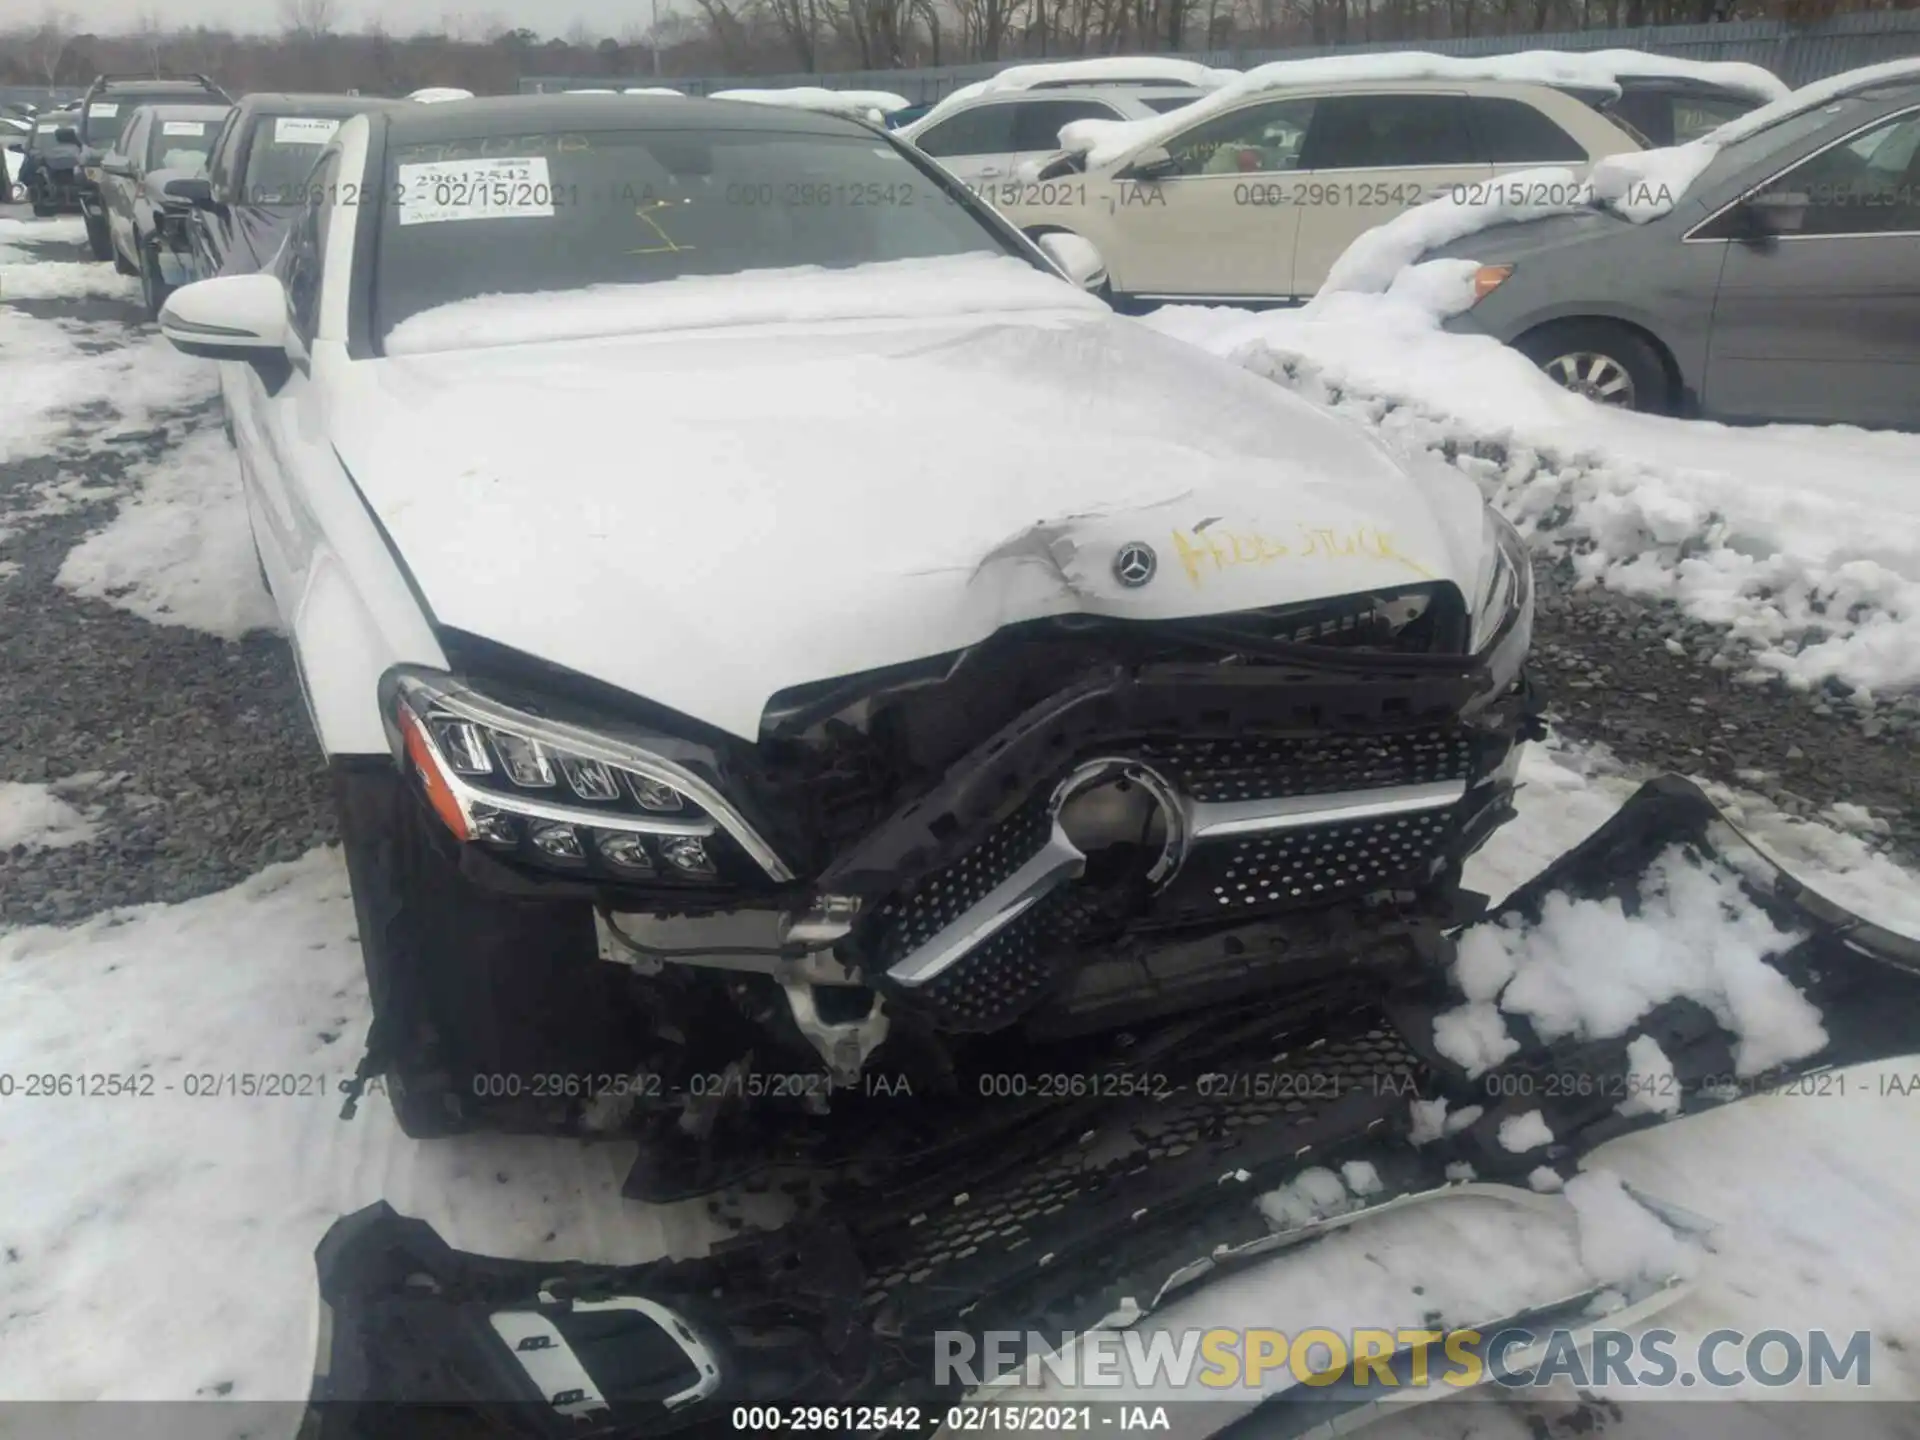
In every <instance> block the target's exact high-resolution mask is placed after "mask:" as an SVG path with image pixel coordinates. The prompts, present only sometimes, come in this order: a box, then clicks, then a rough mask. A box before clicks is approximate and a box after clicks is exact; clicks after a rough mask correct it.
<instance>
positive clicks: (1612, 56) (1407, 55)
mask: <svg viewBox="0 0 1920 1440" xmlns="http://www.w3.org/2000/svg"><path fill="white" fill-rule="evenodd" d="M1624 76H1661V77H1667V76H1678V77H1685V78H1688V79H1695V80H1701V81H1707V82H1710V83H1712V84H1715V85H1721V86H1724V87H1726V88H1727V89H1729V90H1737V91H1739V92H1740V93H1741V94H1743V95H1749V96H1751V97H1752V98H1754V99H1756V100H1760V101H1776V100H1779V99H1781V98H1782V97H1784V96H1786V95H1787V94H1789V93H1790V92H1789V91H1788V89H1787V86H1786V84H1785V82H1783V81H1782V80H1780V79H1779V77H1778V76H1776V75H1774V74H1772V73H1771V72H1770V71H1767V70H1763V69H1761V68H1760V67H1759V66H1758V65H1748V64H1744V63H1741V62H1736V61H1729V60H1712V61H1707V60H1680V59H1676V58H1675V57H1673V56H1671V55H1650V54H1647V53H1646V52H1645V51H1641V50H1591V51H1581V52H1572V51H1564V50H1522V51H1520V52H1519V53H1518V54H1513V55H1471V56H1460V55H1435V54H1432V53H1431V52H1428V51H1424V50H1392V51H1386V52H1382V53H1379V54H1368V55H1318V56H1314V57H1312V58H1310V59H1306V60H1275V61H1273V62H1272V63H1271V64H1267V65H1257V66H1255V67H1254V68H1253V69H1251V70H1249V71H1247V72H1246V73H1245V74H1243V75H1241V76H1240V77H1239V78H1238V79H1236V80H1234V81H1233V82H1232V83H1230V84H1228V85H1226V86H1224V87H1222V88H1220V89H1217V90H1215V91H1214V92H1213V93H1212V94H1211V95H1208V96H1205V97H1204V98H1202V99H1200V100H1198V101H1196V102H1195V103H1194V104H1192V105H1188V106H1185V107H1184V108H1182V109H1180V110H1178V111H1174V112H1172V113H1171V114H1168V115H1156V116H1155V117H1154V118H1153V119H1151V120H1076V121H1074V122H1073V123H1072V124H1070V125H1068V126H1067V127H1066V128H1065V129H1064V130H1062V131H1061V133H1060V143H1061V146H1062V148H1063V149H1065V150H1067V151H1069V152H1071V153H1074V154H1084V155H1085V156H1086V157H1087V163H1088V164H1089V165H1090V166H1106V165H1112V164H1115V163H1117V162H1118V161H1120V160H1122V159H1124V158H1125V157H1126V156H1128V155H1130V154H1132V153H1133V152H1134V151H1135V150H1138V149H1139V148H1140V147H1141V146H1143V145H1164V144H1165V143H1166V142H1167V141H1168V140H1170V139H1172V138H1173V137H1174V136H1175V135H1177V134H1179V133H1180V132H1181V131H1183V130H1185V129H1186V128H1187V127H1188V126H1189V125H1191V124H1193V123H1194V122H1195V121H1197V120H1204V119H1206V118H1207V117H1209V116H1211V115H1215V114H1218V113H1219V112H1221V111H1223V110H1228V109H1231V108H1232V107H1233V106H1235V105H1238V104H1239V103H1240V102H1241V101H1242V100H1246V99H1249V98H1250V97H1252V96H1255V95H1259V94H1262V93H1264V92H1266V91H1268V90H1288V89H1293V88H1294V87H1296V86H1301V85H1341V84H1349V83H1353V82H1356V81H1359V82H1364V81H1376V80H1506V81H1512V82H1516V83H1523V84H1535V85H1578V86H1582V87H1589V88H1594V89H1603V90H1607V89H1610V90H1615V91H1617V90H1618V89H1619V83H1620V80H1621V78H1622V77H1624Z"/></svg>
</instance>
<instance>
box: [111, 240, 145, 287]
mask: <svg viewBox="0 0 1920 1440" xmlns="http://www.w3.org/2000/svg"><path fill="white" fill-rule="evenodd" d="M107 243H108V245H109V247H110V248H111V249H112V250H113V270H114V273H115V274H116V275H131V276H134V277H135V278H138V276H139V274H140V267H139V266H138V265H136V264H134V263H133V261H131V260H129V259H128V258H127V257H126V256H124V255H122V254H121V253H120V247H119V246H118V245H115V244H113V242H112V241H111V240H109V241H108V242H107ZM133 243H134V244H135V245H138V244H139V243H140V237H139V235H138V234H136V235H135V236H134V240H133Z"/></svg>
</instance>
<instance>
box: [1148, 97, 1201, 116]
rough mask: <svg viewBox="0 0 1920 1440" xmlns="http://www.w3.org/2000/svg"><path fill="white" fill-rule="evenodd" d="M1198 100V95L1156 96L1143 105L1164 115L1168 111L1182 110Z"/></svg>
mask: <svg viewBox="0 0 1920 1440" xmlns="http://www.w3.org/2000/svg"><path fill="white" fill-rule="evenodd" d="M1199 98H1200V97H1199V96H1198V95H1156V96H1154V97H1153V98H1152V99H1151V100H1148V101H1145V102H1144V103H1145V105H1146V107H1147V108H1148V109H1149V110H1154V111H1157V112H1159V113H1160V114H1162V115H1165V114H1166V113H1167V112H1168V111H1170V110H1183V109H1185V108H1186V107H1187V106H1189V105H1191V104H1193V102H1194V101H1196V100H1198V99H1199Z"/></svg>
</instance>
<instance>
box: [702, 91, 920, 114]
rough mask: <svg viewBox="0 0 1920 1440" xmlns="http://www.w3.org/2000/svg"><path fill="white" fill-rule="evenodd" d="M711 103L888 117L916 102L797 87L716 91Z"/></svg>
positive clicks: (870, 93) (890, 96) (880, 94)
mask: <svg viewBox="0 0 1920 1440" xmlns="http://www.w3.org/2000/svg"><path fill="white" fill-rule="evenodd" d="M707 98H708V99H709V100H744V101H745V102H746V103H747V104H749V105H786V106H789V107H791V108H793V109H795V110H824V111H826V112H827V113H828V114H831V115H867V114H871V113H873V112H875V111H878V112H879V113H880V114H882V115H885V114H888V113H890V112H892V111H894V110H904V109H906V108H907V106H908V105H910V104H911V103H912V102H911V101H910V100H908V99H907V97H906V96H904V95H895V94H894V93H893V92H892V91H890V90H823V89H821V88H820V87H819V86H818V85H795V86H793V87H792V88H790V89H786V90H716V91H714V93H713V94H711V95H709V96H707Z"/></svg>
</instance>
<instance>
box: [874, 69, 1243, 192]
mask: <svg viewBox="0 0 1920 1440" xmlns="http://www.w3.org/2000/svg"><path fill="white" fill-rule="evenodd" d="M1205 93H1206V92H1205V91H1203V90H1199V89H1196V88H1194V87H1193V86H1191V85H1167V84H1161V85H1125V86H1123V85H1036V86H1034V87H1033V88H1032V89H1026V90H993V91H989V92H987V93H986V94H984V95H980V96H977V97H976V98H974V99H972V100H968V101H962V102H961V103H960V104H959V105H958V106H953V107H949V106H944V105H943V106H941V107H940V108H939V110H938V111H937V112H933V113H929V114H927V115H926V116H925V117H923V118H922V119H920V120H917V121H915V122H914V123H913V124H911V125H906V126H903V127H901V129H900V132H899V133H900V138H901V139H903V140H906V141H908V142H910V143H911V144H912V145H913V146H914V147H915V148H917V149H918V150H919V151H920V153H921V154H923V155H931V156H932V157H933V158H934V159H935V160H938V161H939V162H940V164H941V165H943V166H944V167H946V169H948V170H950V171H951V172H953V174H954V175H956V176H958V177H959V178H960V179H961V180H962V181H964V182H965V183H966V184H967V185H969V186H972V187H976V188H977V187H979V186H981V185H999V184H1002V183H1004V182H1007V181H1011V180H1013V179H1015V178H1016V177H1017V175H1018V172H1019V170H1020V167H1021V166H1022V165H1023V164H1027V163H1030V162H1040V161H1045V160H1047V159H1049V158H1051V157H1052V156H1053V155H1055V154H1057V153H1059V150H1060V132H1061V130H1062V129H1064V128H1065V127H1066V126H1068V125H1071V124H1072V123H1074V122H1075V121H1076V120H1152V119H1154V118H1156V117H1157V116H1160V115H1164V114H1166V113H1167V112H1169V111H1172V110H1178V109H1180V108H1181V107H1183V106H1186V105H1191V104H1192V103H1193V102H1194V101H1196V100H1198V99H1199V98H1200V97H1201V96H1202V95H1203V94H1205Z"/></svg>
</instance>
